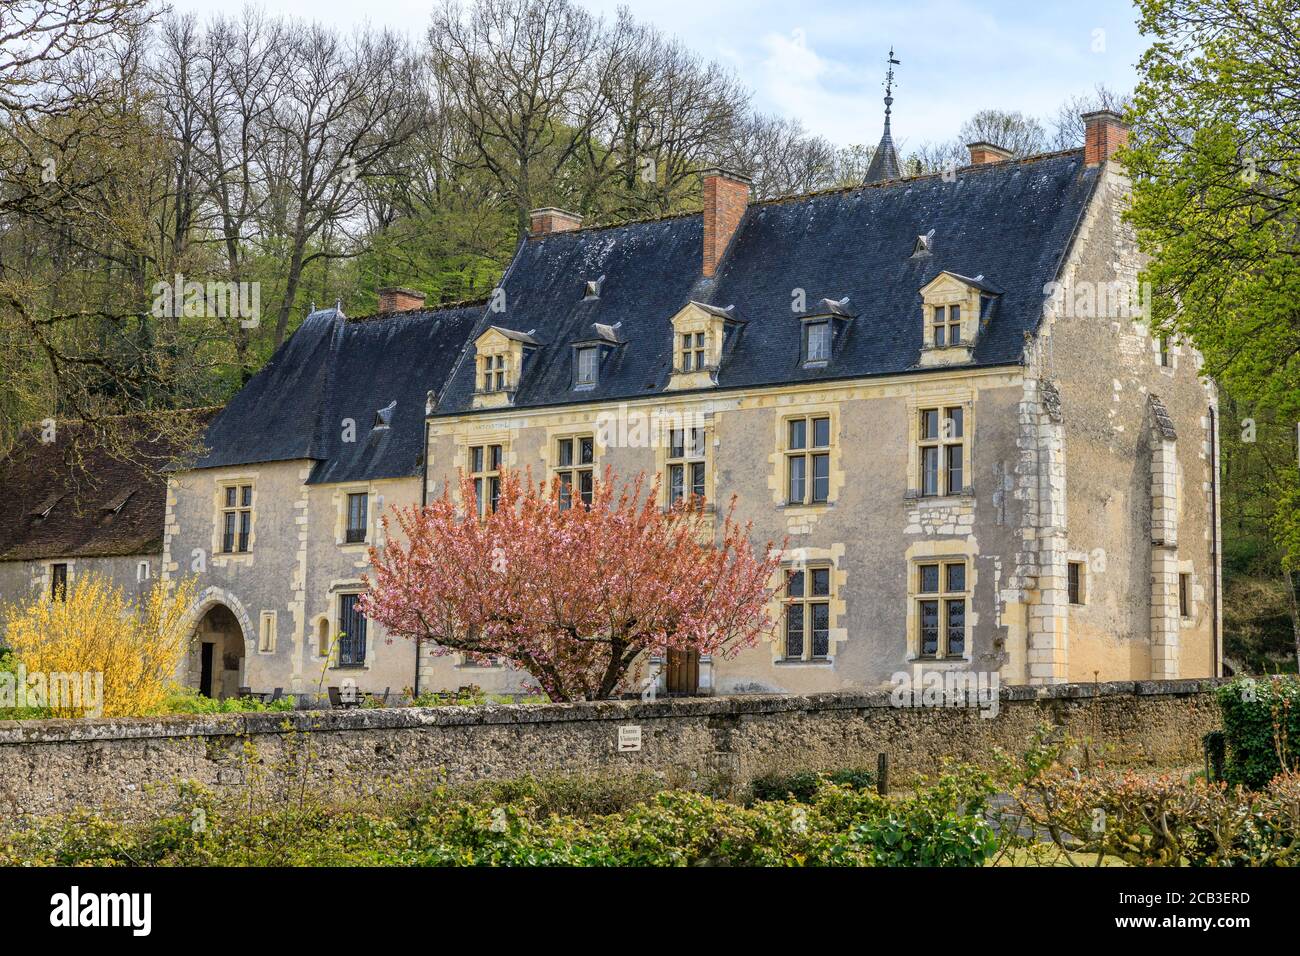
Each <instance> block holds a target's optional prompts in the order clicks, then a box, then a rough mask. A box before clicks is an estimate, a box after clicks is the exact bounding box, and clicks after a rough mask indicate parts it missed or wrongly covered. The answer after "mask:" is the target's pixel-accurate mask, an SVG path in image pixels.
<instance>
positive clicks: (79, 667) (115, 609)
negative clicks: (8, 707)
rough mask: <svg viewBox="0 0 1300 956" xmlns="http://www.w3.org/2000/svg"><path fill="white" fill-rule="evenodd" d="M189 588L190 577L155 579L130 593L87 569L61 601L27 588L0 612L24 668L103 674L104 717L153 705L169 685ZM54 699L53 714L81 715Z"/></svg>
mask: <svg viewBox="0 0 1300 956" xmlns="http://www.w3.org/2000/svg"><path fill="white" fill-rule="evenodd" d="M194 595H195V579H193V578H189V579H187V580H184V581H181V582H180V583H174V582H173V583H172V584H170V585H168V584H166V583H164V582H162V581H159V582H158V583H156V584H155V585H154V586H153V587H152V588H151V589H150V590H149V591H148V592H147V593H146V594H144V595H142V596H141V597H140V598H139V599H136V598H130V597H127V595H126V594H125V593H124V592H123V590H122V589H121V588H119V587H114V586H113V585H112V584H111V583H110V582H109V581H108V580H107V579H106V578H104V577H102V576H100V575H98V574H94V573H88V574H83V575H78V576H77V577H76V578H75V579H74V580H73V581H72V582H71V583H70V586H69V588H68V592H67V597H66V600H62V601H52V600H50V598H49V596H48V595H46V594H38V595H34V596H33V597H31V598H29V599H28V600H27V601H25V602H24V601H20V602H16V603H14V604H9V605H6V606H4V607H3V608H0V619H3V620H4V621H5V625H6V626H5V643H6V644H7V645H8V647H9V649H10V650H11V651H12V652H13V654H14V656H15V657H16V658H17V659H18V661H19V662H21V664H22V665H23V666H24V667H25V668H26V672H27V673H28V674H29V675H30V674H36V673H43V674H46V675H50V674H81V673H92V674H102V675H103V678H102V679H103V716H105V717H124V716H135V715H142V714H149V713H152V712H155V711H157V710H158V708H159V707H160V706H161V705H162V703H163V701H164V700H165V699H166V697H167V694H168V692H169V690H170V689H171V688H172V687H174V686H175V683H176V672H177V668H178V667H179V665H180V662H181V658H182V657H184V655H185V652H186V650H187V649H188V645H189V638H190V633H189V628H188V627H187V626H186V611H187V610H188V609H189V608H190V606H191V605H192V604H193V602H194ZM96 680H98V678H96ZM58 703H59V702H58V701H56V700H51V701H50V707H51V710H52V711H53V712H54V715H55V716H58V717H79V716H82V714H81V713H79V712H74V710H73V709H71V708H68V707H66V706H63V707H60V706H57V705H58Z"/></svg>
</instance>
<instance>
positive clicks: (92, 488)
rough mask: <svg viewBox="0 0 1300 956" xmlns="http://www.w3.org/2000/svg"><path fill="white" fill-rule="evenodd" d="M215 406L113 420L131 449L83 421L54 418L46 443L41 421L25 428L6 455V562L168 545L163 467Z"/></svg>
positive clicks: (2, 535)
mask: <svg viewBox="0 0 1300 956" xmlns="http://www.w3.org/2000/svg"><path fill="white" fill-rule="evenodd" d="M215 413H216V410H215V409H198V410H194V411H187V412H171V413H154V414H150V415H129V416H122V417H121V418H118V419H115V420H112V421H111V422H108V423H107V424H108V425H109V426H110V427H111V428H112V429H113V431H114V434H115V435H117V436H119V442H118V445H117V447H119V448H129V450H130V452H129V454H127V453H122V452H117V451H114V450H113V449H111V448H110V447H109V445H107V444H105V443H103V442H100V441H98V440H96V438H95V437H94V434H93V432H92V431H91V429H90V428H89V426H87V425H85V424H81V423H76V422H58V423H56V428H55V432H54V439H55V440H54V441H52V442H48V443H46V442H43V441H41V435H42V427H41V426H40V425H34V426H31V427H29V428H27V429H25V430H24V431H23V433H22V434H21V435H20V436H19V438H18V441H17V442H16V443H15V445H14V448H13V451H12V452H11V453H10V455H9V456H8V457H7V458H5V459H4V460H3V461H0V488H3V489H4V492H5V493H4V494H3V495H0V561H31V560H37V559H41V558H56V557H70V558H71V557H112V556H118V555H129V554H156V553H158V552H160V551H162V539H163V517H164V515H165V513H166V505H167V488H166V480H165V479H164V477H163V474H162V468H163V467H164V466H166V465H167V464H168V463H170V462H171V461H172V460H173V459H174V458H175V457H177V456H181V457H182V458H183V457H184V455H185V454H186V453H187V452H188V451H189V448H188V445H187V443H186V442H185V440H184V437H183V436H184V434H185V433H196V432H197V430H198V429H199V428H201V427H202V423H203V422H205V421H207V420H208V419H210V418H211V417H212V416H213V415H214V414H215ZM174 416H184V419H181V420H179V421H178V420H177V418H175V417H174ZM186 420H188V421H190V422H193V423H194V424H193V426H192V427H187V423H186Z"/></svg>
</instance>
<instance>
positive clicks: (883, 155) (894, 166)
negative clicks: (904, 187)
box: [863, 46, 902, 185]
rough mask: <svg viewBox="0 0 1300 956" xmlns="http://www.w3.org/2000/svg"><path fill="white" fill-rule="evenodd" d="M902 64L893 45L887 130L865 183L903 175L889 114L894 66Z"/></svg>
mask: <svg viewBox="0 0 1300 956" xmlns="http://www.w3.org/2000/svg"><path fill="white" fill-rule="evenodd" d="M901 65H902V62H901V61H900V60H896V59H895V58H894V48H893V47H892V46H891V47H890V48H889V68H888V70H887V71H886V73H885V132H884V135H883V136H881V137H880V145H879V146H877V147H876V151H875V153H873V154H872V156H871V163H870V165H868V166H867V175H866V176H865V177H864V178H863V184H864V185H867V184H870V183H879V182H884V181H885V180H887V179H897V178H898V177H899V176H900V175H902V173H901V170H902V163H900V162H899V160H898V150H897V149H895V148H894V137H893V136H892V135H891V133H890V129H889V115H890V113H891V111H892V107H893V105H894V67H896V66H901Z"/></svg>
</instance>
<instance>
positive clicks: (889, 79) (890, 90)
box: [885, 46, 903, 116]
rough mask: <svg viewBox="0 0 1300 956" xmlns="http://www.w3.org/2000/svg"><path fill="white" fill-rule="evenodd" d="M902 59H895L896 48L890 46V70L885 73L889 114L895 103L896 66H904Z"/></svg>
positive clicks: (886, 112)
mask: <svg viewBox="0 0 1300 956" xmlns="http://www.w3.org/2000/svg"><path fill="white" fill-rule="evenodd" d="M902 65H903V64H902V61H901V60H896V59H894V48H893V47H892V46H891V47H890V48H889V72H888V73H886V74H885V115H886V116H888V115H889V108H890V107H891V106H893V105H894V67H896V66H902Z"/></svg>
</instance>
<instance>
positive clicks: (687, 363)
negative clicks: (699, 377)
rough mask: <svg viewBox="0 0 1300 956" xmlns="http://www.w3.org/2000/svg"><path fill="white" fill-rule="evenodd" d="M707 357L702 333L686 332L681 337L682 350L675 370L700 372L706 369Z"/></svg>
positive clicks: (706, 348)
mask: <svg viewBox="0 0 1300 956" xmlns="http://www.w3.org/2000/svg"><path fill="white" fill-rule="evenodd" d="M708 355H709V350H708V347H707V346H706V345H705V338H704V333H703V332H687V333H686V334H685V335H683V336H682V350H681V356H680V358H679V359H678V362H677V368H678V369H679V370H681V371H683V372H695V371H702V370H704V369H706V368H708V364H709V363H708Z"/></svg>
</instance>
